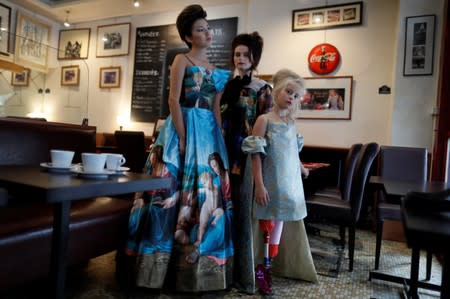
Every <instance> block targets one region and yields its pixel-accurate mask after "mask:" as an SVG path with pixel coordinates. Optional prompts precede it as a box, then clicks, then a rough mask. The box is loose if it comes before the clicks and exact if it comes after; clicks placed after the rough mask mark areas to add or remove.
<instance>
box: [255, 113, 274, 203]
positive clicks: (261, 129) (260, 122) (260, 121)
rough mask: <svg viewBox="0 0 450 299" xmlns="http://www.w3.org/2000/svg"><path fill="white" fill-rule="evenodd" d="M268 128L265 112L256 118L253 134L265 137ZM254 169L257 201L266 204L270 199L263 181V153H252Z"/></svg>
mask: <svg viewBox="0 0 450 299" xmlns="http://www.w3.org/2000/svg"><path fill="white" fill-rule="evenodd" d="M266 129H267V116H266V115H264V114H263V115H261V116H259V117H258V118H257V119H256V122H255V126H254V127H253V131H252V135H253V136H261V137H264V135H265V133H266ZM252 169H253V177H254V180H255V201H256V203H257V204H259V205H262V206H266V205H267V204H268V202H269V200H270V199H269V193H267V190H266V187H265V186H264V182H263V174H262V163H261V154H253V155H252Z"/></svg>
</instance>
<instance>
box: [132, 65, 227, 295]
mask: <svg viewBox="0 0 450 299" xmlns="http://www.w3.org/2000/svg"><path fill="white" fill-rule="evenodd" d="M229 75H230V72H229V71H226V70H222V69H217V68H216V69H213V70H209V69H206V68H204V67H200V66H188V67H187V68H186V71H185V76H184V82H183V88H184V90H183V93H182V94H183V96H182V97H181V99H180V105H181V107H182V114H183V120H184V125H185V130H186V150H185V156H184V157H181V156H180V152H179V138H178V134H177V132H176V130H175V127H174V124H173V122H172V118H171V116H169V117H168V118H167V120H166V122H165V123H164V126H163V128H162V129H161V132H160V134H159V136H158V139H157V140H156V142H155V144H154V146H162V147H163V161H164V167H165V169H166V171H165V172H164V173H165V174H164V175H163V176H169V177H172V178H173V180H174V185H173V188H172V189H171V190H158V191H156V192H146V193H144V204H143V205H139V206H135V207H134V208H133V210H132V212H131V215H130V220H129V227H128V240H127V244H126V250H125V251H126V253H127V255H129V256H133V257H136V259H135V260H134V261H133V263H134V266H135V267H136V268H135V272H136V284H137V285H138V286H143V287H148V288H161V287H162V286H163V284H164V283H166V284H168V285H169V286H170V288H171V289H172V288H174V289H176V290H179V291H193V292H198V291H209V290H221V289H226V288H227V287H228V286H229V285H230V283H231V279H232V277H231V273H232V262H233V261H232V257H233V252H234V249H233V242H232V235H231V231H232V218H233V212H232V201H231V193H230V188H229V179H228V158H227V152H226V147H225V143H224V140H223V137H222V132H221V128H220V127H219V126H218V124H217V121H216V118H215V116H214V113H213V111H212V107H213V106H212V105H213V102H214V99H215V97H216V95H217V93H220V92H221V91H222V90H223V88H224V85H225V83H226V81H227V80H228V78H229ZM212 156H214V157H216V160H217V159H219V160H221V161H219V163H217V164H219V165H221V166H222V167H221V168H222V169H221V171H220V172H219V173H217V172H218V171H217V167H216V168H215V169H214V168H213V167H212V166H211V162H210V160H211V157H212ZM217 157H219V158H217ZM146 171H147V173H149V174H151V173H152V165H151V161H150V157H149V159H147V163H146ZM205 180H207V181H205ZM207 188H210V189H208V190H207V192H205V190H206V189H207ZM211 197H214V198H215V199H216V201H214V202H215V206H214V208H216V209H215V213H213V212H211V213H210V214H209V215H210V216H209V219H208V221H207V222H206V229H205V232H204V234H203V237H202V238H201V240H200V241H199V237H198V231H199V230H198V227H199V224H200V223H199V215H200V212H201V209H202V207H203V204H204V202H205V201H207V200H211ZM167 198H176V199H177V203H176V204H175V205H174V206H173V207H171V208H167V209H165V208H164V207H163V206H162V204H161V202H163V201H164V200H165V199H167ZM217 199H218V200H217ZM211 205H212V204H209V205H205V206H208V208H210V207H211ZM217 211H219V213H217ZM194 243H197V244H194Z"/></svg>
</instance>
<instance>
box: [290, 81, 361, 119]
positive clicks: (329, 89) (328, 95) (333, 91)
mask: <svg viewBox="0 0 450 299" xmlns="http://www.w3.org/2000/svg"><path fill="white" fill-rule="evenodd" d="M304 83H305V89H306V90H305V94H304V95H303V96H302V98H301V99H300V105H298V109H297V112H296V117H297V118H303V119H344V120H349V119H351V116H352V86H353V77H352V76H336V77H307V78H304Z"/></svg>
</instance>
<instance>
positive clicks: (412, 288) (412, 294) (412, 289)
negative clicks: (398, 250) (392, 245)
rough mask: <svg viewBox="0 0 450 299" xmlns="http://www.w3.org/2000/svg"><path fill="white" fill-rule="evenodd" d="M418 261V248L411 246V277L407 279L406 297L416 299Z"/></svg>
mask: <svg viewBox="0 0 450 299" xmlns="http://www.w3.org/2000/svg"><path fill="white" fill-rule="evenodd" d="M419 262H420V249H418V248H412V255H411V277H410V281H409V291H408V297H409V298H412V299H418V298H419V294H418V293H417V289H418V281H419Z"/></svg>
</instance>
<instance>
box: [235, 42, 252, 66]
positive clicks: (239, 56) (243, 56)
mask: <svg viewBox="0 0 450 299" xmlns="http://www.w3.org/2000/svg"><path fill="white" fill-rule="evenodd" d="M250 56H251V54H250V50H249V49H248V47H247V46H244V45H239V46H237V47H236V48H234V54H233V62H234V67H235V68H236V69H237V70H238V71H239V73H246V72H248V71H249V70H250V69H251V68H252V61H251V57H250Z"/></svg>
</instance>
